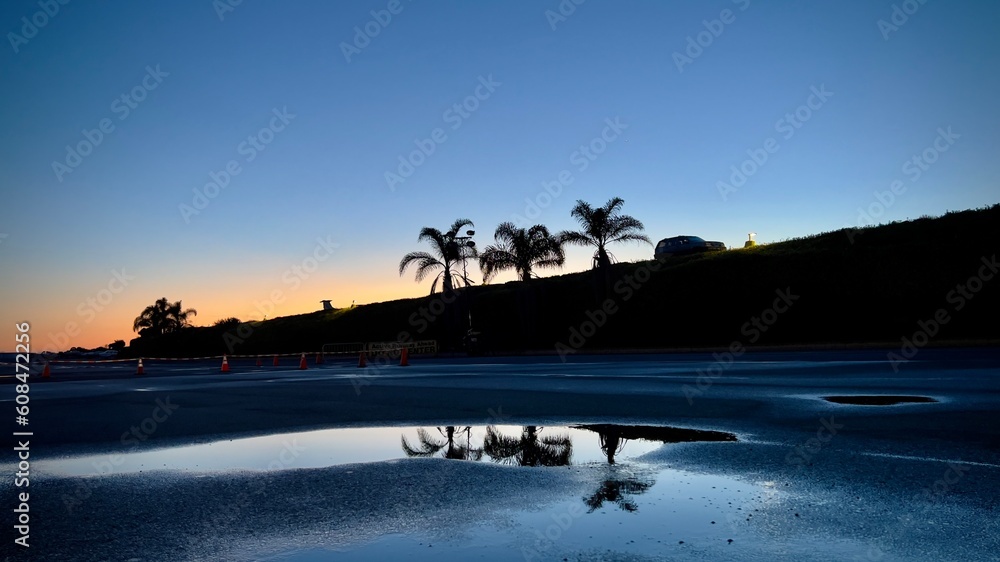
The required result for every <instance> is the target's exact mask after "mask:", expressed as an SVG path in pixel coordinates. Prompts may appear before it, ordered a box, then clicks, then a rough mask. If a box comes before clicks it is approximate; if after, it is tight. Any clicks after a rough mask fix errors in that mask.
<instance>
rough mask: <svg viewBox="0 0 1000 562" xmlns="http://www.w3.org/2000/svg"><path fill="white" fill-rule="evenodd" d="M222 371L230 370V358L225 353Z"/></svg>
mask: <svg viewBox="0 0 1000 562" xmlns="http://www.w3.org/2000/svg"><path fill="white" fill-rule="evenodd" d="M222 372H223V373H228V372H229V359H227V358H226V356H225V355H223V356H222Z"/></svg>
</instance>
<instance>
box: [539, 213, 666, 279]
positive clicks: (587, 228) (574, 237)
mask: <svg viewBox="0 0 1000 562" xmlns="http://www.w3.org/2000/svg"><path fill="white" fill-rule="evenodd" d="M624 204H625V200H623V199H622V198H621V197H615V198H614V199H611V200H610V201H608V202H607V203H605V204H604V206H603V207H598V208H597V209H595V208H593V207H591V206H590V203H587V202H586V201H582V200H577V202H576V206H575V207H573V210H572V211H570V215H571V216H573V217H574V218H576V220H578V221H579V222H580V225H581V226H582V227H583V230H581V231H578V232H570V231H563V232H560V233H559V235H558V236H559V238H560V240H562V241H563V242H565V243H568V244H577V245H580V246H594V247H596V248H597V250H596V251H595V252H594V268H595V269H605V271H606V268H607V267H609V266H610V265H611V259H612V258H613V257H614V256H613V255H612V254H610V253H609V252H608V250H607V245H608V244H612V243H615V242H645V243H647V244H649V245H650V246H652V245H653V243H652V242H650V240H649V237H647V236H646V235H645V234H642V230H643V228H644V227H643V226H642V223H641V222H640V221H639V220H638V219H636V218H634V217H631V216H629V215H622V214H620V211H621V208H622V205H624Z"/></svg>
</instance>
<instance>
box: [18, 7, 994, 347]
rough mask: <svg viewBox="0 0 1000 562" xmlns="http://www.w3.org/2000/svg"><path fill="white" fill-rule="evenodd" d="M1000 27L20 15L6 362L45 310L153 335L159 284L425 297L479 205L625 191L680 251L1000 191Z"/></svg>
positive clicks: (239, 293) (906, 21)
mask: <svg viewBox="0 0 1000 562" xmlns="http://www.w3.org/2000/svg"><path fill="white" fill-rule="evenodd" d="M63 2H65V3H63ZM998 16H1000V4H997V3H993V2H984V1H954V2H944V1H941V0H925V1H924V2H922V3H921V2H919V1H918V0H908V1H906V2H900V1H895V2H891V1H871V0H845V1H841V2H793V1H781V2H768V3H764V2H760V1H758V0H714V1H693V0H687V1H675V2H652V1H645V2H639V1H633V2H628V1H620V2H613V3H612V2H598V1H597V0H586V1H583V0H576V1H573V0H562V1H561V2H559V1H556V0H542V1H532V2H528V1H523V2H520V1H519V2H420V1H415V2H414V1H410V0H393V1H388V0H378V1H370V2H369V1H364V2H362V1H357V2H325V1H319V0H317V1H289V2H238V1H237V0H217V1H215V2H213V1H211V0H198V1H184V2H82V1H68V0H61V1H60V0H41V1H38V0H34V1H9V2H3V3H2V4H0V24H2V28H3V31H4V32H5V36H6V44H5V45H3V47H2V48H0V69H2V76H3V84H4V87H3V89H2V91H0V96H2V103H0V119H2V122H3V123H4V127H3V129H2V131H0V154H2V157H0V190H2V197H3V205H2V206H0V264H2V265H0V324H2V325H3V326H5V329H3V330H0V332H2V333H7V334H10V336H9V337H10V342H9V343H6V344H4V343H2V342H0V349H12V348H13V347H14V342H13V340H14V337H13V334H15V333H16V332H15V330H14V329H13V327H12V325H13V324H14V323H19V322H29V323H30V325H31V333H32V342H34V345H33V350H35V351H41V350H60V349H66V348H68V347H71V346H83V347H95V346H100V345H105V344H107V343H110V342H111V341H113V340H116V339H124V340H126V341H128V340H129V339H131V338H133V337H135V335H136V334H135V333H134V332H133V331H132V322H133V319H134V318H135V317H136V316H137V315H138V314H139V313H140V312H141V311H142V309H143V308H145V307H146V306H147V305H150V304H152V303H153V302H154V301H155V300H156V299H158V298H160V297H166V298H168V299H169V300H170V301H176V300H181V301H182V302H183V305H184V307H186V308H187V307H191V308H194V309H196V310H197V312H198V314H197V316H196V317H194V318H193V321H194V324H195V325H210V324H211V323H213V322H214V321H216V320H218V319H221V318H226V317H233V316H235V317H238V318H240V319H242V320H256V319H261V318H264V317H267V318H273V317H276V316H284V315H289V314H299V313H304V312H310V311H313V310H318V309H319V308H320V306H321V305H320V302H319V301H320V300H322V299H331V300H332V301H333V305H334V306H337V307H342V306H349V305H350V304H351V303H352V302H356V303H357V304H364V303H371V302H379V301H385V300H391V299H395V298H403V297H416V296H422V295H426V294H427V293H428V292H429V290H430V280H426V281H424V282H422V283H417V282H415V281H414V278H413V272H412V271H408V272H407V273H406V274H405V275H403V276H400V275H399V272H398V266H399V260H400V259H401V258H402V256H403V255H404V254H406V253H407V252H410V251H415V250H427V249H429V247H428V246H427V245H426V244H425V243H418V241H417V235H418V233H419V231H420V229H421V228H422V227H424V226H432V227H436V228H439V229H441V230H446V229H447V228H448V227H449V225H450V224H451V223H452V222H453V221H454V220H455V219H458V218H468V219H469V220H471V221H473V223H474V224H475V231H476V235H475V241H476V242H477V244H478V247H479V248H483V247H484V246H486V245H488V244H490V243H492V242H493V231H494V230H495V228H496V226H497V225H498V224H500V223H501V222H504V221H513V222H515V223H517V224H519V225H523V226H530V225H532V224H544V225H546V226H547V227H548V228H549V229H550V230H551V231H553V232H557V231H561V230H566V229H574V228H576V227H577V226H578V225H577V223H576V222H575V221H574V220H573V219H572V217H571V216H570V209H571V208H572V207H573V205H574V204H575V203H576V201H577V200H584V201H587V202H590V203H591V204H593V205H595V206H596V205H601V204H603V203H604V202H606V201H607V200H609V199H611V198H612V197H621V198H622V199H624V200H625V205H624V208H623V211H624V212H625V213H626V214H630V215H632V216H634V217H635V218H637V219H639V220H641V221H642V222H643V224H644V225H645V232H646V234H647V235H648V236H649V237H650V238H651V239H652V240H653V241H654V242H655V241H657V240H659V239H662V238H666V237H670V236H676V235H681V234H686V235H696V236H701V237H703V238H706V239H709V240H719V241H722V242H724V243H726V244H727V245H729V246H733V247H741V246H742V245H743V242H744V241H745V240H746V239H747V235H748V233H749V232H755V233H756V240H757V241H758V242H760V243H768V242H775V241H781V240H786V239H789V238H794V237H800V236H806V235H810V234H814V233H818V232H824V231H830V230H836V229H839V228H843V227H845V226H858V225H865V224H872V223H885V222H891V221H895V220H906V219H908V218H909V219H912V218H917V217H919V216H922V215H931V216H937V215H941V214H943V213H945V212H947V211H949V210H963V209H968V208H975V207H980V206H984V205H989V204H993V203H996V202H997V201H998V190H997V185H998V182H997V179H998V175H1000V159H998V158H997V148H998V142H997V141H998V125H1000V105H998V104H997V103H996V100H997V99H998V98H1000V95H998V94H1000V73H998V72H996V69H997V62H998V61H1000V56H998V55H1000V37H998V36H997V35H996V33H995V22H996V21H997V19H998ZM611 251H612V252H613V253H614V255H615V256H616V258H617V259H618V260H619V261H635V260H641V259H649V258H650V257H651V256H652V251H653V249H652V247H651V246H648V245H645V244H632V245H624V246H618V247H613V248H611ZM591 254H592V252H591V251H589V250H587V249H586V248H577V247H574V248H570V249H569V250H568V251H567V262H566V265H565V266H564V267H563V268H562V269H561V270H552V271H541V272H539V273H540V274H541V275H543V276H545V275H552V274H558V273H566V272H574V271H581V270H584V269H586V268H588V267H589V266H590V256H591ZM470 265H471V266H472V271H470V277H472V278H473V279H474V280H477V281H478V280H480V279H481V275H480V274H479V272H478V268H477V267H476V265H475V264H474V263H472V264H470ZM513 278H514V276H513V274H508V275H502V276H500V277H498V278H497V279H496V280H495V281H493V282H494V283H502V282H505V281H508V280H511V279H513ZM735 281H738V280H734V282H735Z"/></svg>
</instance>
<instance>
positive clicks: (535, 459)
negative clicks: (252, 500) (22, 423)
mask: <svg viewBox="0 0 1000 562" xmlns="http://www.w3.org/2000/svg"><path fill="white" fill-rule="evenodd" d="M735 440H736V438H735V437H734V436H732V435H731V434H728V433H721V432H714V431H701V430H691V429H680V428H669V427H658V426H620V425H609V424H601V425H577V426H570V427H551V426H509V425H507V426H441V427H434V426H430V427H374V428H340V429H326V430H318V431H308V432H300V433H285V434H276V435H266V436H261V437H250V438H243V439H231V440H226V441H217V442H213V443H205V444H199V445H188V446H181V447H169V448H161V449H152V448H148V447H147V445H149V443H148V442H147V443H146V444H143V443H138V444H133V445H132V446H130V447H128V448H126V450H125V451H122V452H121V453H107V454H103V455H88V456H78V457H65V458H58V459H51V460H49V459H46V460H44V461H39V463H38V469H39V471H40V472H41V473H43V474H47V475H53V476H94V475H103V474H129V473H137V472H144V471H151V470H172V471H184V472H193V473H200V472H217V471H231V470H277V469H285V468H321V467H328V466H335V465H343V464H353V463H363V462H378V461H390V460H395V459H401V458H406V457H442V458H451V459H462V460H472V461H480V462H496V463H500V464H508V465H516V466H565V465H569V464H583V463H591V462H604V463H614V462H615V461H616V460H625V459H630V458H635V457H637V456H640V455H643V454H645V453H648V452H650V451H653V450H656V449H658V448H659V447H661V446H662V445H663V444H664V443H676V442H686V441H735Z"/></svg>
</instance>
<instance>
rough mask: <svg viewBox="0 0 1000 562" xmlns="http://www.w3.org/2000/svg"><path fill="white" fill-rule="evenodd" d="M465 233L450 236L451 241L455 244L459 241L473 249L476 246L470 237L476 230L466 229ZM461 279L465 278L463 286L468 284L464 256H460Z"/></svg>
mask: <svg viewBox="0 0 1000 562" xmlns="http://www.w3.org/2000/svg"><path fill="white" fill-rule="evenodd" d="M465 234H467V236H452V237H451V239H452V243H453V244H455V245H456V246H457V245H458V244H459V243H461V245H462V246H465V247H467V248H473V249H475V247H476V241H475V240H473V239H472V237H473V236H475V235H476V231H475V230H466V231H465ZM462 279H464V280H465V286H466V287H468V286H469V272H468V270H467V269H466V266H465V258H462Z"/></svg>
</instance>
